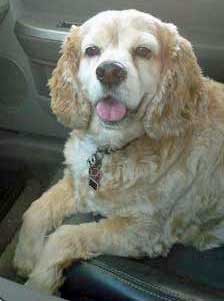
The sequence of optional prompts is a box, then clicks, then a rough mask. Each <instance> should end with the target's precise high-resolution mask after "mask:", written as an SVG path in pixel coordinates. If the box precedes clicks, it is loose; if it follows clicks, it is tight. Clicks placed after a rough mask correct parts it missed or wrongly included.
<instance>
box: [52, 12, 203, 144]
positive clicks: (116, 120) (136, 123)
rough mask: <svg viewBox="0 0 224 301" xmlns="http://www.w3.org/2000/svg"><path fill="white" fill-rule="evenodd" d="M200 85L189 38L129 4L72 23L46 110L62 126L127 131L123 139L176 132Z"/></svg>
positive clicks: (192, 109) (186, 120) (193, 107)
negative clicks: (50, 102)
mask: <svg viewBox="0 0 224 301" xmlns="http://www.w3.org/2000/svg"><path fill="white" fill-rule="evenodd" d="M202 86H203V81H202V76H201V71H200V68H199V67H198V64H197V61H196V58H195V55H194V53H193V51H192V47H191V44H190V43H189V42H188V41H187V40H185V39H184V38H182V37H181V36H180V35H179V33H178V31H177V29H176V27H175V26H174V25H172V24H168V23H163V22H161V21H160V20H159V19H157V18H154V17H152V16H151V15H149V14H145V13H142V12H138V11H135V10H127V11H107V12H103V13H100V14H98V15H96V16H95V17H93V18H91V19H90V20H88V21H87V22H86V23H84V24H83V25H82V26H81V27H76V26H73V27H72V28H71V31H70V33H69V35H68V37H67V38H66V40H65V42H64V45H63V48H62V56H61V58H60V59H59V61H58V64H57V67H56V68H55V70H54V72H53V76H52V78H51V80H50V89H51V97H52V109H53V112H54V113H55V114H56V115H57V117H58V119H59V120H60V121H61V122H62V123H63V124H64V125H65V126H68V127H70V128H84V127H86V128H88V127H89V128H91V129H92V130H93V131H95V132H96V133H97V132H98V133H99V132H100V131H101V130H102V131H103V132H104V136H105V135H107V134H108V135H111V133H113V134H114V133H115V135H116V132H117V133H118V132H119V135H120V133H123V136H122V137H124V136H125V133H127V132H128V134H127V135H128V138H127V140H131V139H132V138H133V137H135V136H137V135H140V133H141V134H142V133H143V132H146V133H147V134H148V135H149V136H151V137H153V138H157V139H158V138H160V137H164V136H172V135H179V134H180V133H182V132H183V131H184V130H185V129H186V128H188V127H189V126H190V125H191V124H192V122H193V120H194V118H195V116H196V115H197V111H198V107H199V103H200V98H201V94H202V89H203V87H202ZM136 133H137V134H136ZM138 133H139V134H138Z"/></svg>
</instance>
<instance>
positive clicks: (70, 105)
mask: <svg viewBox="0 0 224 301" xmlns="http://www.w3.org/2000/svg"><path fill="white" fill-rule="evenodd" d="M79 61H80V35H79V28H78V27H76V26H73V27H72V29H71V31H70V33H69V35H68V36H67V38H66V40H65V42H64V45H63V47H62V55H61V57H60V59H59V61H58V63H57V66H56V68H55V69H54V71H53V74H52V77H51V79H50V80H49V87H50V95H51V108H52V111H53V112H54V114H56V116H57V118H58V120H59V121H60V122H61V123H62V124H64V125H65V126H67V127H70V128H85V127H87V125H88V122H89V118H90V105H89V103H88V101H87V100H86V99H85V97H84V95H83V94H82V91H81V88H80V84H79V82H78V80H77V71H78V68H79Z"/></svg>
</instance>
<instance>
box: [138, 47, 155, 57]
mask: <svg viewBox="0 0 224 301" xmlns="http://www.w3.org/2000/svg"><path fill="white" fill-rule="evenodd" d="M134 54H135V55H137V56H140V57H142V58H145V59H150V58H151V56H152V51H151V50H150V49H149V48H147V47H143V46H140V47H137V48H136V49H135V52H134Z"/></svg>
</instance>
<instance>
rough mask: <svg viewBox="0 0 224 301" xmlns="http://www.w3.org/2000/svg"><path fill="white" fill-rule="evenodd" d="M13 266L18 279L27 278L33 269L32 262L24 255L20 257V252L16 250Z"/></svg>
mask: <svg viewBox="0 0 224 301" xmlns="http://www.w3.org/2000/svg"><path fill="white" fill-rule="evenodd" d="M13 265H14V268H15V269H16V272H17V274H18V275H19V276H20V277H22V278H27V277H28V276H29V274H30V273H31V272H32V270H33V268H34V260H33V259H32V258H30V257H29V256H26V255H25V254H24V253H23V255H22V254H21V251H20V250H16V253H15V257H14V260H13Z"/></svg>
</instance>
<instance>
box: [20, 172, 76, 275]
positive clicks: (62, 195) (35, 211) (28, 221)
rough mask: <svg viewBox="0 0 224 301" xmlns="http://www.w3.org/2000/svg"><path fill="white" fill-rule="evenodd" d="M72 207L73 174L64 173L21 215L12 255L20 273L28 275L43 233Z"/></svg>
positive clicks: (54, 225)
mask: <svg viewBox="0 0 224 301" xmlns="http://www.w3.org/2000/svg"><path fill="white" fill-rule="evenodd" d="M75 211H76V208H75V200H74V197H73V183H72V178H71V176H70V175H69V174H67V173H65V175H64V178H63V179H62V180H60V181H59V182H58V183H57V184H56V185H54V186H53V187H51V188H50V189H49V190H48V191H47V192H45V193H44V194H43V195H42V196H41V197H40V198H39V199H38V200H36V201H35V202H33V203H32V205H31V206H30V208H29V209H28V210H27V211H26V212H25V214H24V216H23V224H22V227H21V230H20V234H19V241H18V244H17V248H16V252H15V257H14V266H15V267H16V269H17V270H18V273H19V274H20V275H21V276H28V274H29V273H30V272H31V271H32V269H33V267H34V265H35V264H36V261H37V260H38V258H39V256H40V253H41V251H42V249H43V245H44V242H45V239H46V235H47V234H48V233H49V232H50V231H52V230H53V229H55V228H57V227H58V226H59V225H61V223H62V221H63V219H64V217H66V216H68V215H70V214H73V213H74V212H75Z"/></svg>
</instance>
